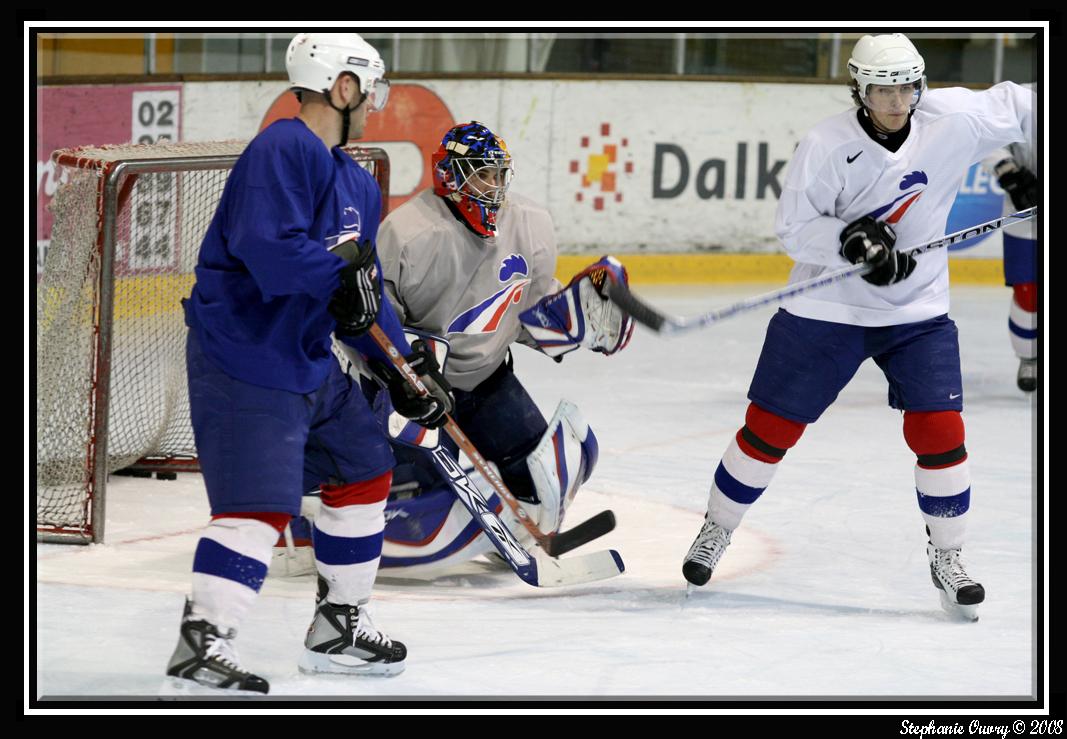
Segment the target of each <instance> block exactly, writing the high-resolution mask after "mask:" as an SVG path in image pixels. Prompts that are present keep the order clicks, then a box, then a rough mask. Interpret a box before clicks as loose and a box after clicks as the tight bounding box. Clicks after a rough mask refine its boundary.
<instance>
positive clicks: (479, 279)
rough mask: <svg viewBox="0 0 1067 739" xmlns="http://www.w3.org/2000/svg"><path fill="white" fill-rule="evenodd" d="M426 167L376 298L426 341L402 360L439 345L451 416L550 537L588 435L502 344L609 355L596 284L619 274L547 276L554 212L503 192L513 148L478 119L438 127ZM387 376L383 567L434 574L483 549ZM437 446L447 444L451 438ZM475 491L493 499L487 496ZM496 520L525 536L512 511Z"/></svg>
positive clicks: (552, 259) (391, 220)
mask: <svg viewBox="0 0 1067 739" xmlns="http://www.w3.org/2000/svg"><path fill="white" fill-rule="evenodd" d="M432 167H433V176H434V187H433V189H432V190H426V191H424V192H422V193H421V194H419V195H418V196H416V197H415V198H413V199H412V200H410V201H409V202H407V203H405V204H404V205H402V206H401V207H400V208H397V209H396V211H394V212H393V213H392V214H390V216H389V217H388V218H387V219H386V220H385V221H384V222H383V224H382V227H381V230H380V231H379V234H378V244H377V248H378V255H379V258H380V259H381V265H382V282H383V286H384V288H385V294H386V296H387V297H388V299H389V300H390V302H392V304H393V307H394V308H395V309H396V311H397V315H398V317H399V318H400V321H401V323H403V324H404V326H405V327H406V328H408V329H411V330H414V331H416V332H419V333H421V334H426V335H429V336H427V338H426V339H425V340H421V341H420V340H416V341H415V343H414V344H413V345H412V348H413V350H414V353H413V354H411V355H410V356H409V357H408V358H407V359H408V362H409V363H411V364H412V366H414V367H416V368H418V367H420V366H433V367H435V368H436V365H437V364H438V361H441V362H442V363H443V359H442V356H443V354H444V353H445V351H446V349H445V348H446V347H447V351H448V352H449V353H448V362H447V365H445V366H444V367H443V375H444V380H445V382H446V383H447V384H450V385H451V387H452V389H453V391H454V393H455V399H456V405H455V411H454V413H453V417H454V418H455V420H456V422H457V423H458V424H459V426H460V428H462V429H463V431H464V433H466V434H467V436H468V437H469V438H470V440H471V441H472V442H473V443H474V445H475V446H476V447H477V448H478V450H479V451H480V452H481V453H482V455H483V456H484V457H485V458H486V459H488V460H489V461H490V462H491V463H492V464H494V465H495V466H496V468H497V469H498V470H499V472H500V475H501V477H502V478H503V479H504V482H505V483H506V484H507V486H508V488H509V489H510V490H511V491H512V492H513V493H514V494H515V496H516V497H517V498H518V499H519V500H520V501H521V502H522V504H523V507H524V508H525V509H526V510H527V512H528V513H530V514H531V517H532V518H533V520H534V522H535V523H536V524H537V526H538V528H540V529H541V531H543V532H545V533H546V534H547V533H550V532H554V531H558V530H559V528H560V525H561V524H562V522H563V515H564V512H565V510H566V507H567V505H568V504H569V503H570V501H571V500H572V499H573V498H574V495H575V493H576V492H577V489H578V486H579V485H581V484H582V483H583V482H584V481H585V480H586V479H588V477H589V475H590V474H591V472H592V470H593V466H594V465H595V463H596V458H597V443H596V437H595V435H594V434H593V432H592V431H591V430H590V428H589V425H588V423H586V421H585V420H584V419H583V417H582V415H581V413H580V412H579V411H578V408H577V407H576V406H575V405H574V404H572V403H570V402H567V401H562V402H561V403H560V404H559V407H558V408H557V410H556V412H555V414H554V415H553V417H552V418H551V420H549V421H547V422H546V420H545V418H544V416H543V415H542V414H541V412H540V410H539V409H538V408H537V406H536V405H535V403H534V401H533V400H532V399H531V398H530V396H529V395H528V394H527V392H526V390H525V389H524V388H523V386H522V383H521V382H520V381H519V379H518V378H517V377H516V376H515V373H514V372H513V369H512V367H513V359H512V357H511V345H512V344H514V343H515V342H519V343H522V344H525V345H527V346H529V347H532V348H534V349H537V350H540V351H542V352H544V353H545V354H548V355H549V356H552V357H553V358H556V359H557V361H558V360H559V359H560V358H561V357H562V355H563V354H565V353H567V352H570V351H573V350H576V349H578V348H579V347H585V348H588V349H591V350H593V351H597V352H601V353H604V354H614V353H615V352H617V351H619V350H621V349H622V348H623V347H625V346H626V344H627V342H628V341H629V339H630V335H631V333H632V332H633V324H632V322H631V321H630V319H629V317H627V316H625V315H623V314H622V313H621V312H620V311H619V310H618V309H617V308H616V307H615V306H614V305H613V304H612V303H610V302H608V301H607V300H606V299H605V298H604V297H603V296H602V295H601V293H600V289H601V288H602V286H603V284H604V281H605V280H623V281H625V280H626V279H627V276H626V270H625V268H623V266H622V265H621V264H620V263H619V262H618V261H616V260H615V259H613V258H611V257H605V258H604V259H601V260H600V261H598V262H596V263H595V264H593V265H591V266H590V267H588V268H586V269H584V270H582V271H581V272H579V273H578V274H577V275H575V276H574V278H573V279H572V280H571V281H570V283H569V284H568V285H567V286H566V287H564V286H563V285H561V283H559V282H558V281H557V280H556V279H555V277H554V274H555V269H556V256H557V249H556V237H555V228H554V225H553V222H552V218H551V216H550V215H549V213H548V211H547V210H546V209H545V208H543V207H542V206H540V205H538V204H536V203H534V202H532V201H530V200H528V199H527V198H525V197H522V196H520V195H516V194H514V193H508V187H509V185H510V183H511V179H512V174H513V167H512V159H511V155H510V153H509V152H508V149H507V146H506V145H505V143H504V141H503V140H502V139H500V137H498V136H496V135H495V134H494V133H493V132H492V131H490V130H489V129H488V128H487V127H485V126H484V125H482V124H480V123H478V122H476V121H475V122H471V123H466V124H463V125H459V126H456V127H454V128H452V129H450V130H449V131H448V132H447V133H446V134H445V136H444V139H443V140H442V142H441V146H440V148H439V149H438V150H437V152H436V153H435V154H434V155H433V157H432ZM430 336H432V337H439V338H430ZM439 339H443V340H444V341H441V340H439ZM420 371H421V370H420ZM394 375H395V373H389V375H388V376H386V375H385V374H384V373H383V374H382V377H383V379H384V380H385V384H386V385H387V387H388V393H385V392H381V393H378V395H377V398H376V399H375V400H376V406H377V410H378V412H379V413H380V418H381V419H382V421H383V425H385V426H386V428H387V430H388V431H389V432H390V435H391V436H392V437H393V438H394V442H395V448H394V451H395V452H396V456H397V461H398V465H397V468H396V469H395V471H394V478H393V495H392V496H391V499H390V501H389V504H388V508H387V510H386V519H387V524H386V532H385V545H384V549H383V552H382V561H381V567H382V568H386V569H388V568H405V570H404V572H405V573H412V572H414V570H415V569H419V570H431V571H437V570H440V569H442V568H444V567H447V566H450V565H452V564H454V563H458V562H461V561H466V560H469V559H471V558H472V557H474V556H475V555H477V554H481V553H485V552H488V551H490V550H491V549H492V545H491V544H490V543H489V541H488V540H487V538H486V537H485V536H484V534H482V533H481V530H480V528H479V527H478V526H477V524H475V523H474V522H473V521H472V520H471V518H470V515H469V513H468V512H467V510H466V509H465V508H464V507H463V506H462V505H461V504H460V503H459V502H458V500H457V499H456V497H455V495H454V494H453V493H452V492H451V490H449V489H448V488H447V487H446V486H445V484H444V481H443V478H441V477H440V476H439V472H438V471H437V469H436V468H435V467H434V465H433V463H432V461H430V460H429V459H428V455H427V454H426V453H425V451H424V450H423V449H419V448H417V447H418V446H419V445H420V444H421V446H423V447H427V448H433V447H434V446H436V444H437V438H436V437H437V430H436V429H432V430H431V429H425V428H422V427H420V426H417V425H415V424H412V423H407V419H406V418H403V417H402V416H399V415H395V414H394V413H393V410H394V409H395V410H396V411H399V412H400V413H401V414H402V413H403V412H405V410H406V405H407V404H408V403H409V402H410V400H411V391H410V390H409V388H408V386H407V384H406V383H405V382H402V381H400V382H397V381H396V378H394ZM386 400H388V403H386V402H385V401H386ZM390 406H391V407H390ZM405 439H406V440H407V442H410V443H407V444H405V442H404V441H403V440H405ZM442 441H443V443H444V444H445V445H446V446H448V448H450V449H451V450H452V451H455V448H454V447H453V446H450V445H451V443H452V442H451V439H442ZM412 444H414V446H412ZM487 499H488V501H489V503H490V505H493V506H496V507H498V508H499V507H500V501H499V500H497V499H496V497H495V494H494V495H492V496H490V495H487ZM501 515H502V516H503V517H504V520H505V521H508V522H509V524H510V525H511V527H512V529H513V530H514V531H515V532H516V534H518V535H520V536H527V534H526V532H525V529H524V528H523V527H522V526H521V525H519V524H518V523H517V521H515V520H514V519H513V517H512V514H511V511H510V509H507V508H506V507H504V508H503V512H502V513H501ZM394 571H395V570H394Z"/></svg>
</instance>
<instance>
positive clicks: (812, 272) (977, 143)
mask: <svg viewBox="0 0 1067 739" xmlns="http://www.w3.org/2000/svg"><path fill="white" fill-rule="evenodd" d="M848 69H849V73H850V75H851V76H852V79H853V83H852V93H853V100H854V102H855V103H856V104H857V107H856V108H855V109H853V110H849V111H846V112H843V113H840V114H838V115H836V116H833V117H831V118H828V119H826V120H824V121H823V122H821V123H819V124H818V125H817V126H815V128H814V129H812V131H811V132H809V133H808V135H807V136H806V137H805V138H804V139H803V140H802V141H801V142H800V145H799V146H798V147H797V150H796V153H795V154H794V156H793V158H792V160H791V161H790V163H789V169H788V172H787V175H786V181H785V185H784V187H783V189H782V195H781V199H780V201H779V204H778V212H777V218H776V231H777V234H778V237H779V239H780V240H781V242H782V244H783V246H784V247H785V249H786V251H787V252H788V253H789V255H790V256H791V257H792V258H793V259H794V261H795V262H796V265H795V266H794V267H793V271H792V274H791V275H790V281H791V282H797V281H800V280H803V279H806V278H809V277H814V276H817V275H819V274H821V273H823V272H826V271H828V270H832V269H836V268H839V267H841V266H842V265H845V264H847V263H849V262H851V263H853V264H856V263H860V262H863V263H866V264H869V265H870V266H871V269H870V270H869V271H868V272H867V273H865V274H864V275H863V279H862V280H861V279H852V280H846V281H842V282H837V283H834V284H832V285H830V286H828V287H825V288H822V289H820V290H818V291H814V292H810V293H807V294H804V295H801V296H798V297H796V298H793V299H791V300H790V301H788V302H787V303H786V305H785V307H784V308H783V309H782V310H779V311H778V313H777V314H776V315H775V316H774V317H773V318H772V319H771V321H770V325H769V326H768V328H767V336H766V339H765V341H764V345H763V351H762V353H761V355H760V359H759V362H758V364H757V367H756V372H755V375H754V377H753V379H752V384H751V387H750V389H749V393H748V397H749V400H750V401H751V404H750V405H749V408H748V411H747V415H746V417H745V425H744V426H743V427H742V428H741V429H740V430H739V431H738V433H737V435H736V437H735V439H734V440H733V441H732V442H731V444H730V446H729V448H728V449H727V450H726V453H725V455H724V456H723V458H722V461H721V463H720V464H719V467H718V469H717V470H716V472H715V476H714V482H713V484H712V486H711V493H710V495H709V499H708V510H707V514H706V516H705V519H704V524H703V527H702V528H701V530H700V532H699V534H698V535H697V537H696V540H695V541H694V542H693V545H692V547H691V548H690V550H689V552H688V554H687V555H686V557H685V560H684V563H683V566H682V572H683V575H684V576H685V578H686V579H687V580H688V581H689V582H690V583H691V584H693V585H697V586H701V585H704V584H706V583H707V582H708V580H709V579H710V578H711V575H712V572H713V571H714V569H715V565H716V564H717V563H718V561H719V559H720V558H721V557H722V555H723V552H724V551H725V549H726V547H727V546H728V545H729V543H730V538H731V535H732V532H733V531H734V529H735V528H736V527H737V526H738V525H739V524H740V522H741V518H742V517H743V516H744V514H745V512H746V511H747V510H748V509H749V507H750V506H751V505H752V504H753V503H754V502H755V501H756V500H757V499H758V498H759V497H760V495H761V494H762V493H763V491H764V489H765V488H766V487H767V486H768V485H769V484H770V482H771V478H772V477H773V476H774V473H775V471H776V470H777V468H778V464H779V463H780V462H781V461H782V459H783V457H784V456H785V454H786V452H787V451H788V450H789V448H790V447H792V446H793V445H794V444H796V443H797V441H798V440H799V439H800V437H801V435H802V434H803V432H804V429H805V427H806V426H807V425H808V424H810V423H814V422H815V421H816V420H818V418H819V416H820V415H822V413H823V411H825V410H826V408H827V407H829V406H830V404H832V403H833V402H834V400H835V399H836V398H837V395H838V393H839V392H840V391H841V389H842V388H844V386H845V385H846V384H848V382H849V381H850V380H851V379H852V377H853V375H854V374H855V372H856V370H857V369H858V367H859V365H860V364H861V363H862V362H863V361H865V360H866V359H867V358H873V359H874V361H875V362H876V363H877V364H878V366H879V367H880V369H881V370H882V371H883V373H884V374H885V376H886V379H887V381H888V383H889V405H890V406H891V407H893V408H895V409H898V410H900V411H901V412H902V413H903V433H904V439H905V441H906V442H907V444H908V446H909V447H910V448H911V450H912V451H913V452H914V454H915V455H916V465H915V488H916V491H917V495H918V504H919V510H920V512H921V514H922V517H923V519H924V521H925V523H926V527H927V531H928V536H929V540H928V544H927V554H928V557H929V564H930V574H931V577H932V579H933V583H934V585H935V586H936V587H937V589H938V591H939V593H940V597H941V603H942V606H943V607H944V608H945V610H946V611H948V612H950V613H952V614H961V615H963V616H965V617H967V618H976V608H977V606H978V604H979V603H981V602H982V601H983V600H984V598H985V589H984V588H983V587H982V585H980V584H979V583H978V582H976V581H975V580H974V579H973V578H972V577H971V576H970V575H969V574H968V572H967V571H966V569H965V568H964V565H963V562H962V561H961V558H960V555H961V548H962V546H963V543H964V533H965V523H966V520H967V513H968V510H969V507H970V499H971V476H970V470H969V468H968V460H967V450H966V447H965V445H964V425H963V418H962V416H961V411H962V410H963V383H962V379H961V373H960V356H959V344H958V340H957V333H956V326H955V324H954V323H953V322H952V320H951V319H950V318H949V317H948V315H947V314H948V308H949V293H948V287H949V283H948V255H947V250H946V249H942V250H937V251H932V252H929V253H927V254H924V255H922V256H921V257H920V258H919V259H918V260H916V259H915V258H914V257H912V256H911V255H909V254H906V253H904V252H902V251H898V250H896V249H895V248H894V247H895V245H897V244H900V245H901V246H907V245H917V244H921V243H925V242H927V241H931V240H933V239H935V238H937V237H938V236H940V235H942V234H943V233H944V232H945V230H944V229H945V223H946V221H947V218H948V213H949V210H950V208H951V205H952V201H953V196H954V195H955V193H956V191H957V190H958V189H959V185H960V182H961V180H962V178H963V173H965V172H966V171H967V169H968V167H969V166H970V165H971V164H973V163H975V162H978V161H981V160H982V159H983V158H984V157H985V156H987V155H988V154H989V153H990V152H992V151H993V150H995V149H997V148H998V147H1002V146H1005V145H1008V144H1010V143H1012V142H1017V141H1024V140H1030V139H1031V125H1032V121H1033V107H1034V106H1033V95H1032V93H1031V92H1030V91H1029V90H1027V89H1025V88H1023V87H1021V86H1019V85H1016V84H1014V83H1011V82H1006V83H1002V84H999V85H996V86H994V87H993V88H991V89H989V90H986V91H983V92H972V91H970V90H965V89H960V88H951V89H942V90H931V91H927V90H926V77H925V64H924V62H923V58H922V56H920V54H919V52H918V51H917V50H916V48H915V46H914V45H913V44H912V43H911V42H910V41H909V40H908V39H907V38H906V37H904V36H903V35H901V34H890V35H882V36H864V37H863V38H861V39H860V40H859V41H858V42H857V44H856V46H855V48H854V50H853V52H852V57H851V59H849V63H848ZM851 443H853V444H856V445H858V447H857V448H858V449H859V450H860V451H863V452H864V453H867V452H868V451H869V450H868V449H867V448H866V447H864V446H863V442H862V438H859V439H854V440H853V441H852V442H851ZM853 459H854V457H853Z"/></svg>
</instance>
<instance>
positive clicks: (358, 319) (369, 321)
mask: <svg viewBox="0 0 1067 739" xmlns="http://www.w3.org/2000/svg"><path fill="white" fill-rule="evenodd" d="M333 253H334V254H336V255H337V256H339V257H341V258H342V259H344V260H345V261H346V262H348V265H347V266H346V267H345V268H344V269H343V270H341V286H340V287H339V288H337V289H336V290H335V291H334V293H333V295H332V296H331V297H330V304H329V305H328V306H327V308H326V309H327V310H328V311H329V312H330V315H331V316H333V317H334V318H335V319H336V320H337V329H336V333H337V334H338V335H339V336H362V335H363V334H365V333H367V331H369V330H370V327H371V326H372V325H373V324H374V319H375V318H377V316H378V308H379V307H380V306H381V297H380V296H381V290H380V289H379V286H378V267H377V266H376V265H375V263H374V244H372V243H371V242H370V240H369V239H367V240H364V241H363V242H362V243H360V244H356V242H355V241H346V242H344V243H343V244H341V245H340V246H338V247H337V248H336V249H334V250H333Z"/></svg>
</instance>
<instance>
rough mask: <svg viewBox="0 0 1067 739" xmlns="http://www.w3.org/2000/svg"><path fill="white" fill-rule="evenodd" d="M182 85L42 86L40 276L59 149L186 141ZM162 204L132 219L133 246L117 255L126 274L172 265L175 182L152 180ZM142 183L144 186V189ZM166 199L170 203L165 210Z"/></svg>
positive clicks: (152, 202)
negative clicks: (55, 154) (54, 156)
mask: <svg viewBox="0 0 1067 739" xmlns="http://www.w3.org/2000/svg"><path fill="white" fill-rule="evenodd" d="M181 98H182V92H181V87H180V86H178V85H74V86H61V87H49V86H42V87H38V88H37V273H38V275H39V274H40V273H41V269H42V267H43V264H44V259H45V254H46V251H47V247H48V242H49V239H50V237H51V233H52V214H51V213H50V212H49V210H48V205H49V203H50V202H51V201H52V196H53V195H54V194H55V192H56V188H57V187H58V185H59V182H60V178H61V177H63V173H62V172H58V171H56V168H55V165H54V164H53V163H52V160H51V155H52V152H53V151H55V150H56V149H61V148H67V147H74V146H89V145H93V146H98V145H103V144H125V143H130V142H137V143H150V142H157V141H178V140H180V139H181ZM149 185H150V186H151V187H152V190H153V192H155V193H158V194H159V197H158V198H150V199H147V200H146V202H147V205H145V206H144V207H142V208H141V209H140V212H138V213H135V214H132V216H133V217H132V223H131V229H130V230H131V233H130V239H129V242H128V243H126V244H123V245H122V247H121V249H120V253H119V254H118V257H119V259H120V260H121V264H119V265H116V266H117V268H118V270H119V271H120V272H122V271H125V272H140V271H143V270H152V269H167V268H168V267H170V266H172V265H173V264H174V254H173V251H174V246H173V244H174V233H175V229H176V217H177V216H176V215H175V213H174V212H173V208H172V207H171V206H170V205H169V204H170V203H172V202H173V200H172V199H171V197H170V192H169V191H168V188H170V187H173V182H172V179H171V176H169V175H168V176H161V177H157V178H154V179H153V180H152V181H151V182H150V183H148V182H146V183H143V186H149ZM140 186H142V185H139V187H140ZM164 201H165V202H166V203H168V204H167V205H163V203H164Z"/></svg>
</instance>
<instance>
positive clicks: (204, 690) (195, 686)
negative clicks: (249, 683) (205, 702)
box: [159, 675, 266, 700]
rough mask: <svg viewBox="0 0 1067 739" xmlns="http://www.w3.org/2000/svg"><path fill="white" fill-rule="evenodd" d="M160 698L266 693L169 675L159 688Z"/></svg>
mask: <svg viewBox="0 0 1067 739" xmlns="http://www.w3.org/2000/svg"><path fill="white" fill-rule="evenodd" d="M159 697H160V698H215V699H218V700H229V699H231V698H242V699H245V698H265V697H266V693H260V692H258V691H255V690H236V689H233V688H216V687H213V686H211V685H204V684H202V683H198V682H197V681H196V680H187V679H185V678H183V677H174V676H171V675H168V676H167V677H166V678H164V680H163V684H162V685H161V686H160V688H159Z"/></svg>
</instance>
